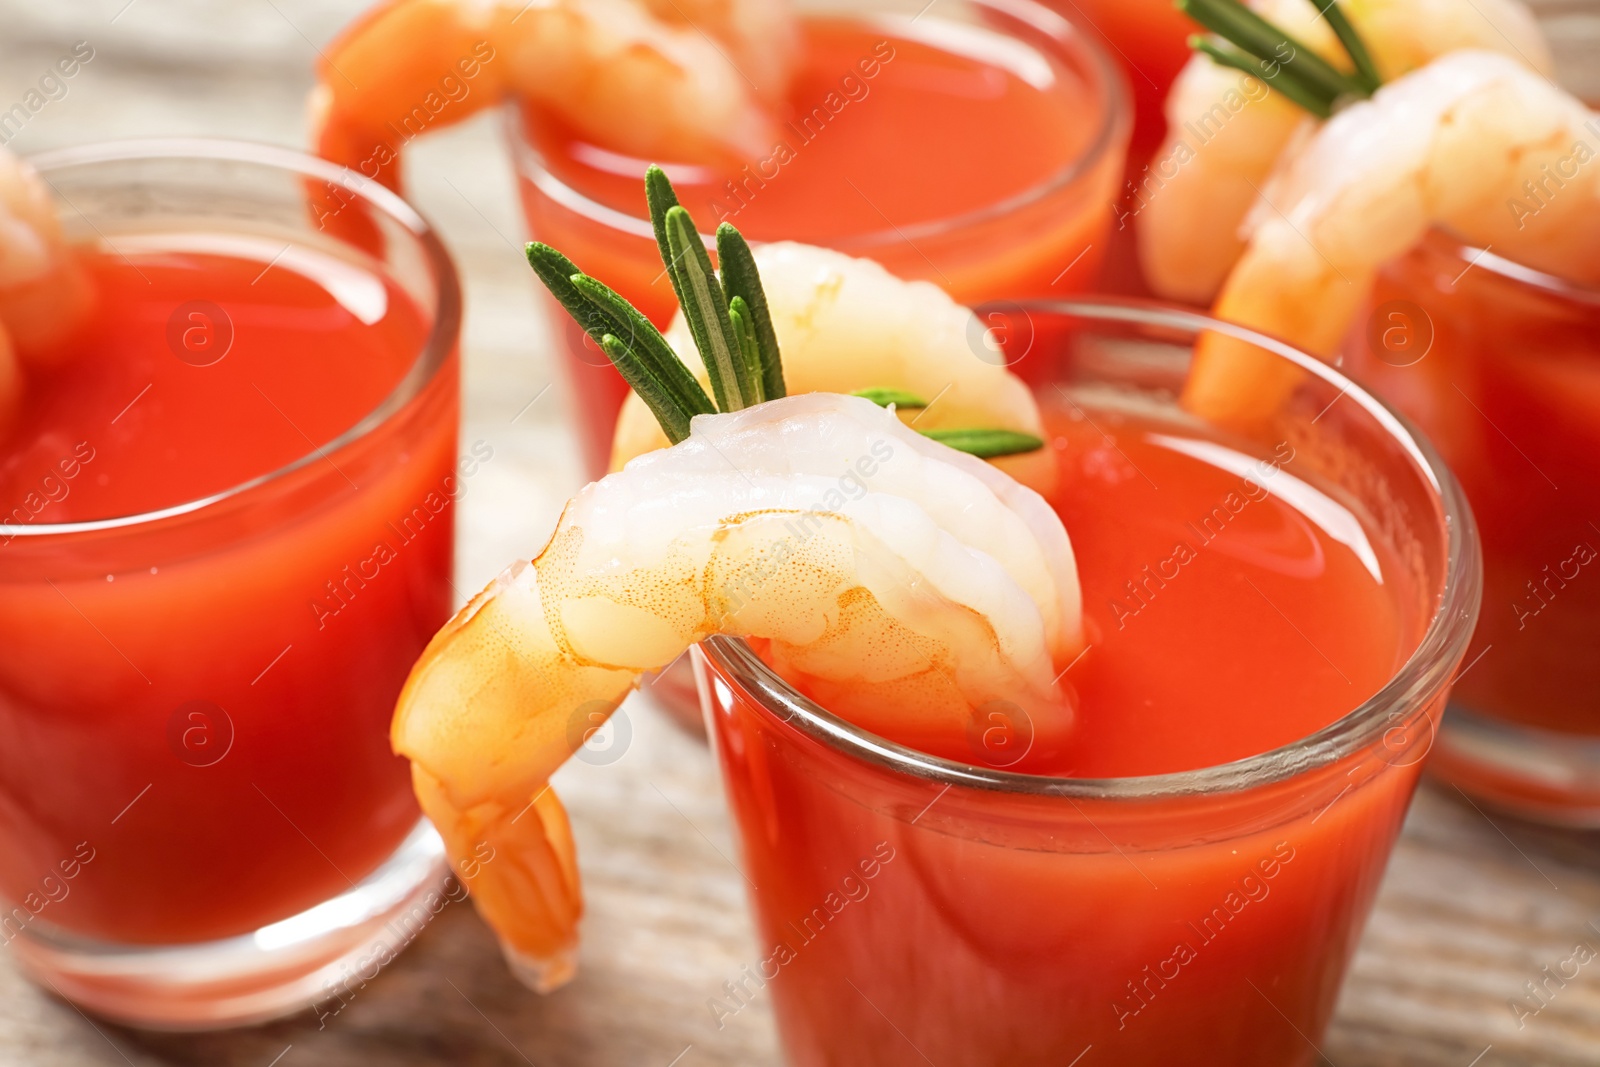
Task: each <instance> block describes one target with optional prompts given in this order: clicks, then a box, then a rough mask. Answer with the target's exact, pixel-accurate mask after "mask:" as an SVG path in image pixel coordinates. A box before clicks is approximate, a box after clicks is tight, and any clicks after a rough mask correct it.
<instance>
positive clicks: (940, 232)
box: [519, 12, 1128, 470]
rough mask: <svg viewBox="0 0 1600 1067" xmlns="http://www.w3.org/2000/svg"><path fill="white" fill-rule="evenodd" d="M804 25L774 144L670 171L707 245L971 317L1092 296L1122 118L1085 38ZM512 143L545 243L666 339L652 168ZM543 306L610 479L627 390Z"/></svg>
mask: <svg viewBox="0 0 1600 1067" xmlns="http://www.w3.org/2000/svg"><path fill="white" fill-rule="evenodd" d="M803 27H804V39H803V47H804V58H803V61H802V65H801V68H800V71H799V74H798V76H797V77H796V78H795V81H794V84H793V86H792V88H791V90H790V93H789V99H788V104H787V107H786V110H785V113H784V115H783V116H782V117H783V119H784V121H783V123H782V125H781V126H780V128H779V140H778V142H777V143H776V144H774V146H773V149H772V151H771V152H770V153H769V154H768V155H767V156H766V157H765V158H764V159H762V160H758V161H756V162H754V163H752V164H749V165H747V166H746V167H745V168H744V169H743V170H742V171H740V172H739V173H737V174H731V175H729V174H715V173H712V172H710V171H707V170H705V169H704V168H684V167H678V168H674V167H672V166H671V165H670V164H669V165H668V172H669V174H671V175H672V177H673V180H674V183H675V185H676V187H677V189H678V193H679V196H680V198H681V199H682V201H683V203H684V205H685V206H686V207H688V208H689V210H690V211H691V212H692V213H693V214H694V216H695V218H696V220H697V222H698V223H699V224H700V226H701V228H702V229H703V230H704V231H705V232H708V233H709V232H710V231H711V230H713V229H714V228H715V227H716V225H717V224H718V223H719V222H721V221H728V222H730V223H732V224H733V225H735V226H737V227H739V229H740V231H741V232H742V233H743V234H744V235H745V236H746V237H747V238H749V239H750V240H752V241H758V242H759V241H774V240H794V241H803V242H807V243H811V244H819V245H825V246H830V247H835V248H839V249H841V250H843V251H846V252H849V253H852V254H855V255H862V256H869V257H871V258H873V259H876V260H878V261H879V262H881V263H882V264H883V265H884V266H885V267H887V268H888V269H889V270H890V271H891V272H893V273H895V274H897V275H900V276H901V277H907V278H925V279H927V280H930V281H933V282H935V283H937V284H938V285H940V286H941V287H942V288H943V289H945V290H946V291H947V292H949V293H950V294H951V295H952V296H953V297H955V298H956V300H958V301H960V302H962V303H965V304H969V305H971V304H978V303H982V302H984V301H987V300H993V299H998V298H1002V297H1004V298H1022V297H1028V296H1035V297H1047V296H1051V295H1061V294H1065V293H1069V292H1077V291H1082V290H1084V289H1086V288H1090V287H1091V286H1092V283H1093V281H1094V279H1095V276H1096V273H1097V270H1098V265H1099V262H1100V257H1101V255H1102V253H1103V251H1104V245H1105V240H1104V237H1105V234H1106V232H1107V229H1108V227H1109V224H1110V219H1111V214H1110V202H1111V199H1112V197H1113V195H1114V193H1115V188H1116V185H1117V183H1118V182H1119V181H1120V179H1121V174H1122V158H1123V150H1124V148H1125V145H1126V139H1127V122H1128V119H1127V116H1126V114H1125V113H1124V112H1123V108H1124V107H1125V102H1124V100H1123V97H1122V90H1121V87H1120V85H1117V84H1115V83H1114V75H1113V76H1112V77H1113V81H1108V80H1106V74H1107V73H1108V71H1109V67H1107V68H1105V69H1102V68H1101V67H1100V66H1099V65H1097V64H1098V60H1097V59H1096V58H1095V56H1094V54H1093V53H1091V52H1089V51H1087V50H1086V45H1085V44H1084V42H1083V41H1081V40H1079V39H1077V38H1072V37H1070V35H1069V37H1068V38H1067V40H1066V41H1065V42H1062V41H1055V40H1050V41H1047V42H1046V43H1048V44H1049V48H1048V49H1047V48H1046V43H1038V44H1035V43H1029V42H1028V41H1025V40H1023V39H1020V38H1018V37H1014V36H1010V35H1008V34H1006V33H1002V32H999V31H998V30H996V29H991V28H986V27H982V26H976V25H968V24H956V23H951V22H946V21H943V20H941V19H939V18H938V17H937V13H936V12H935V13H931V14H929V15H928V16H927V17H926V18H924V19H921V20H919V21H917V22H911V21H910V20H908V19H889V18H884V19H837V18H808V19H805V20H804V21H803ZM519 131H520V136H521V137H522V138H523V139H524V141H525V143H526V144H527V145H528V146H530V147H531V148H532V151H533V154H534V155H535V156H536V157H537V160H536V162H535V163H533V164H525V165H524V167H523V178H522V181H521V183H520V185H521V191H522V197H523V205H524V208H525V210H526V213H527V218H528V222H529V226H530V228H531V229H532V231H533V234H534V236H535V237H537V238H538V239H539V240H541V241H544V242H546V243H548V244H551V245H554V246H555V247H557V248H559V249H561V250H562V251H563V252H565V253H567V254H568V255H569V256H570V257H571V258H572V259H573V261H574V262H576V263H577V264H578V266H579V267H580V268H582V269H583V270H584V271H586V272H587V273H589V274H592V275H594V276H595V277H598V278H601V279H603V280H605V282H606V283H607V284H609V285H611V286H612V287H613V288H615V289H617V290H618V291H619V292H621V293H622V294H623V295H624V296H626V297H627V298H628V299H629V300H631V301H632V302H633V303H634V304H635V305H636V306H637V307H638V308H639V309H640V310H641V311H643V312H644V313H645V314H646V315H647V316H649V317H650V318H651V319H652V320H653V321H655V322H656V323H657V324H658V325H660V326H662V327H665V325H666V323H667V321H668V320H669V319H670V317H671V315H672V313H673V312H674V311H675V310H676V302H675V301H674V299H673V294H672V289H671V285H670V283H669V282H668V281H667V279H666V278H665V276H664V275H663V274H662V270H661V260H660V256H659V254H658V252H657V250H656V247H655V244H654V242H653V240H652V239H651V238H650V236H649V227H648V223H647V222H646V221H645V203H644V192H643V186H642V183H641V181H640V178H641V176H642V175H643V172H644V167H645V164H646V162H648V161H644V160H630V159H624V158H621V157H619V156H616V155H615V154H613V153H609V152H607V151H605V150H604V149H603V148H601V147H599V146H595V145H592V144H587V143H585V142H583V141H580V140H578V139H577V138H576V137H574V136H573V135H572V134H571V133H570V131H568V130H566V129H564V128H562V127H561V126H559V125H557V124H553V123H552V122H551V121H550V120H547V119H544V118H537V119H535V118H533V117H532V116H531V113H530V115H529V116H527V117H525V118H524V120H523V121H522V122H521V123H520V125H519ZM1074 168H1076V169H1074ZM574 195H577V196H581V197H583V198H587V199H588V201H589V204H588V205H586V206H583V207H578V206H576V205H575V204H574V201H573V197H574ZM608 213H609V214H608ZM550 306H551V309H552V313H554V314H555V315H556V318H555V320H553V321H557V322H559V323H560V325H559V326H558V329H559V330H562V331H563V338H564V341H565V344H564V345H563V346H562V347H563V348H565V349H566V351H567V353H568V355H570V356H571V359H570V360H569V361H568V367H569V371H570V377H571V381H572V385H573V389H574V392H575V393H576V394H577V397H578V405H579V416H578V423H579V433H580V438H581V441H582V444H583V446H584V451H585V455H586V458H587V459H588V460H589V462H590V464H591V466H592V467H593V468H594V469H595V470H603V469H604V466H605V463H606V460H607V458H608V457H609V454H610V449H611V431H612V426H613V424H614V422H615V419H616V412H617V409H618V407H619V406H620V405H621V402H622V398H623V396H624V395H625V393H626V389H625V387H624V384H623V382H622V380H621V378H620V377H618V376H617V374H616V373H615V371H614V370H612V368H611V366H610V364H609V363H608V362H607V360H606V359H605V357H604V356H603V355H602V354H601V353H600V352H599V351H598V350H597V349H596V347H595V346H594V345H593V344H592V343H590V342H588V341H587V339H586V338H585V337H584V335H583V334H582V332H581V331H580V330H578V329H577V327H576V326H575V325H573V324H571V323H570V322H569V321H568V320H567V317H566V316H565V315H563V314H559V312H557V311H556V309H555V308H554V305H553V304H552V305H550Z"/></svg>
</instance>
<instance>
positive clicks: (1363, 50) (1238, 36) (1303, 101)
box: [1175, 0, 1380, 118]
mask: <svg viewBox="0 0 1600 1067" xmlns="http://www.w3.org/2000/svg"><path fill="white" fill-rule="evenodd" d="M1311 2H1312V3H1314V4H1315V5H1316V6H1317V9H1318V11H1320V12H1321V13H1322V14H1323V15H1324V16H1326V17H1327V19H1328V25H1329V26H1330V27H1331V28H1332V29H1333V32H1334V35H1335V36H1336V37H1338V39H1339V43H1340V45H1341V46H1342V47H1343V48H1344V50H1345V53H1346V54H1347V55H1348V56H1349V57H1350V62H1351V64H1352V65H1353V66H1354V67H1355V71H1354V73H1352V74H1345V73H1343V72H1342V71H1340V70H1338V69H1337V68H1335V67H1334V66H1333V65H1332V64H1331V63H1329V62H1328V61H1327V60H1325V59H1323V58H1322V57H1321V56H1319V55H1317V54H1316V53H1315V52H1313V51H1312V50H1311V49H1309V48H1307V47H1306V45H1305V44H1304V42H1302V41H1300V40H1298V39H1296V38H1295V37H1292V36H1290V35H1289V34H1287V33H1285V32H1284V31H1283V30H1282V29H1280V28H1279V27H1277V26H1275V25H1273V24H1272V23H1271V22H1268V21H1267V20H1266V19H1264V18H1262V17H1261V16H1260V15H1257V14H1256V13H1255V12H1254V11H1252V10H1250V9H1249V8H1247V7H1245V6H1244V4H1242V3H1241V2H1240V0H1175V3H1176V4H1177V6H1178V8H1179V10H1181V11H1183V12H1184V13H1185V14H1187V15H1188V16H1189V17H1190V18H1192V19H1194V20H1195V21H1196V22H1198V23H1200V25H1202V26H1204V27H1205V28H1206V29H1208V30H1210V31H1211V32H1212V33H1215V34H1216V35H1217V36H1219V37H1221V38H1223V40H1225V41H1227V42H1228V43H1229V44H1231V45H1233V46H1234V47H1231V48H1230V47H1227V46H1224V45H1219V44H1216V43H1215V42H1212V41H1209V40H1206V39H1205V38H1203V37H1199V36H1195V37H1191V38H1190V39H1189V45H1190V47H1192V48H1194V49H1195V50H1197V51H1200V52H1204V53H1205V54H1206V55H1208V56H1210V57H1211V58H1212V60H1214V61H1215V62H1217V63H1219V64H1221V65H1223V66H1225V67H1233V68H1235V69H1237V70H1242V71H1246V72H1248V73H1250V74H1254V75H1257V76H1258V77H1261V76H1264V77H1265V78H1266V80H1268V81H1269V82H1271V83H1272V86H1273V88H1275V89H1277V90H1278V91H1279V92H1281V93H1283V95H1284V96H1285V97H1287V98H1288V99H1289V100H1291V101H1292V102H1294V103H1296V104H1298V105H1299V106H1301V107H1302V108H1305V109H1306V110H1307V111H1310V112H1311V113H1312V114H1314V115H1317V116H1318V117H1320V118H1327V117H1328V116H1329V115H1331V114H1332V113H1333V109H1334V107H1335V105H1336V104H1337V103H1338V102H1339V101H1340V100H1341V99H1346V98H1361V97H1368V96H1371V95H1372V94H1373V92H1374V91H1375V90H1376V89H1377V88H1378V86H1379V84H1380V79H1379V77H1378V70H1377V67H1376V65H1375V64H1374V63H1373V61H1372V54H1371V53H1370V52H1369V51H1368V50H1367V46H1366V43H1365V42H1364V41H1363V40H1362V39H1361V35H1360V34H1358V33H1357V32H1356V29H1355V27H1354V26H1353V25H1351V23H1350V20H1349V19H1348V18H1347V17H1346V16H1345V13H1344V11H1343V10H1342V9H1341V8H1340V7H1339V3H1338V0H1311ZM1274 67H1275V68H1276V73H1273V74H1267V71H1269V70H1271V69H1272V68H1274Z"/></svg>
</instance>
